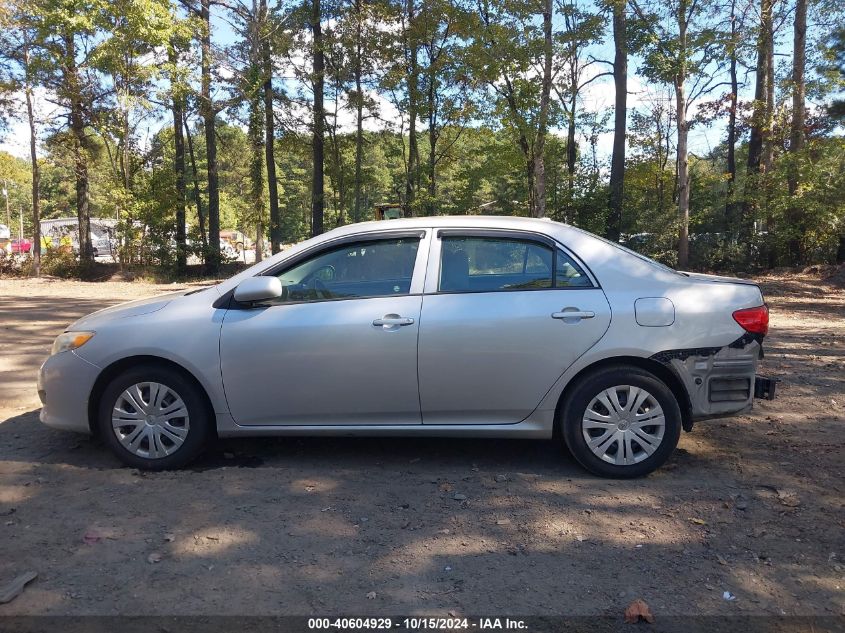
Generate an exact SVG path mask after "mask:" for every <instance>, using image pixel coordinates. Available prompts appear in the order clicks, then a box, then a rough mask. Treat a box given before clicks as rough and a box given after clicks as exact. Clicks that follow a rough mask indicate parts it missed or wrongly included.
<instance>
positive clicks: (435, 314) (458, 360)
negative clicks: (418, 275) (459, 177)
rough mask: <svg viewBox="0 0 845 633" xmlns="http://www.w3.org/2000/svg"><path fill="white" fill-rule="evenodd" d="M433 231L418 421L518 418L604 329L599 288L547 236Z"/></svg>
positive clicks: (604, 305)
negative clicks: (434, 235)
mask: <svg viewBox="0 0 845 633" xmlns="http://www.w3.org/2000/svg"><path fill="white" fill-rule="evenodd" d="M436 233H437V234H436V237H435V238H434V241H433V243H432V253H431V256H430V259H429V268H428V273H427V277H426V288H425V290H426V292H425V296H424V298H423V307H422V318H421V324H420V333H419V336H420V342H419V382H420V405H421V408H422V419H423V424H513V423H517V422H520V421H522V420H524V419H525V418H526V417H528V415H529V414H530V413H531V412H532V411H533V410H534V409H535V408H536V407H537V405H538V404H539V403H540V401H541V400H542V399H543V396H545V394H546V393H547V392H548V390H549V389H550V388H551V387H552V385H553V384H554V383H555V381H556V380H557V379H558V378H559V377H560V375H561V374H562V373H563V372H564V371H565V370H566V369H567V368H568V367H569V366H570V365H571V364H572V363H573V362H574V361H575V360H576V359H577V358H578V357H579V356H581V355H582V354H583V353H584V352H586V351H587V350H588V349H589V348H590V347H592V346H593V345H594V344H595V343H596V342H597V341H598V340H599V339H600V338H601V337H602V336H603V335H604V333H605V331H606V330H607V328H608V325H609V324H610V306H609V305H608V302H607V299H606V298H605V296H604V292H603V291H602V290H601V289H600V288H599V287H598V284H597V282H596V281H595V279H593V278H592V276H591V275H590V274H589V272H588V271H587V270H586V268H585V267H584V266H583V265H582V264H581V263H579V262H578V260H577V259H576V258H575V257H574V256H573V255H571V254H570V253H568V252H566V251H565V250H564V249H562V248H561V247H560V246H559V245H557V244H555V243H554V242H553V241H552V240H550V239H549V238H548V237H546V236H542V235H539V234H534V233H528V232H522V231H491V230H485V231H476V230H459V229H449V230H445V229H441V230H439V231H437V232H436Z"/></svg>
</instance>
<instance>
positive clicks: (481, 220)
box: [324, 215, 578, 237]
mask: <svg viewBox="0 0 845 633" xmlns="http://www.w3.org/2000/svg"><path fill="white" fill-rule="evenodd" d="M431 227H444V228H445V227H476V228H491V229H519V230H523V231H527V230H532V231H537V232H539V233H550V234H557V233H560V232H561V231H564V232H566V231H567V230H568V231H578V229H576V228H574V227H571V226H569V225H567V224H563V223H561V222H555V221H553V220H551V219H549V218H521V217H514V216H503V215H433V216H426V217H418V218H398V219H395V220H375V221H370V222H358V223H355V224H347V225H346V226H342V227H339V228H336V229H333V230H332V231H328V232H327V233H325V234H324V235H326V236H328V235H331V236H337V237H340V236H342V235H349V234H354V233H366V232H369V231H382V230H393V229H399V230H402V229H416V228H420V229H422V228H431Z"/></svg>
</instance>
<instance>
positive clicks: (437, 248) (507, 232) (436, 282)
mask: <svg viewBox="0 0 845 633" xmlns="http://www.w3.org/2000/svg"><path fill="white" fill-rule="evenodd" d="M434 233H435V235H436V236H437V239H436V240H435V239H432V240H431V254H430V255H429V259H428V267H427V276H426V287H425V294H481V293H488V292H537V291H540V290H600V289H601V284H599V282H598V279H597V278H596V276H595V275H594V274H593V271H591V270H590V269H589V267H588V266H587V265H586V264H584V262H583V261H582V260H581V259H580V258H578V257H576V256H575V254H574V253H573V252H572V251H570V250H569V249H568V248H566V246H564V245H563V244H561V243H560V242H558V241H557V240H555V239H553V238H551V237H550V236H548V235H544V234H543V233H534V232H533V231H520V230H514V229H484V228H481V229H475V228H466V229H461V228H448V229H437V230H436V231H434ZM444 237H490V238H497V239H508V238H510V239H514V240H519V241H521V242H534V243H538V244H541V245H543V246H546V247H548V248H551V249H552V279H553V283H552V287H551V288H513V289H499V290H468V291H454V290H440V266H441V263H442V257H443V255H442V253H443V249H442V247H443V239H442V238H444ZM558 251H562V252H563V254H564V255H566V256H567V257H568V258H569V259H571V260H572V261H573V262H575V263H576V264H577V265H578V266H579V267H580V268H581V270H583V271H584V273H585V274H586V275H587V278H588V279H589V280H590V284H591V285H590V286H557V285H556V283H557V252H558Z"/></svg>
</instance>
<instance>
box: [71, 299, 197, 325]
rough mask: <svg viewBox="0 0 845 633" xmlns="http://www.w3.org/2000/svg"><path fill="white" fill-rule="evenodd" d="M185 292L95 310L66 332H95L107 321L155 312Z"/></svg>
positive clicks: (75, 322)
mask: <svg viewBox="0 0 845 633" xmlns="http://www.w3.org/2000/svg"><path fill="white" fill-rule="evenodd" d="M186 292H187V291H185V290H183V291H180V292H170V293H167V294H164V295H159V296H157V297H150V298H148V299H138V300H136V301H128V302H126V303H120V304H118V305H116V306H111V307H110V308H103V309H102V310H97V311H96V312H92V313H91V314H89V315H87V316H84V317H82V318H81V319H79V320H78V321H74V322H73V323H71V324H70V325H69V326H68V327H67V330H96V329H97V326H99V325H102V324H103V323H105V322H107V321H113V320H114V319H125V318H127V317H136V316H141V315H143V314H150V313H151V312H157V311H159V310H161V309H162V308H163V307H164V306H166V305H167V304H168V303H170V302H171V301H173V300H175V299H179V298H181V297H182V296H184V295H185V293H186Z"/></svg>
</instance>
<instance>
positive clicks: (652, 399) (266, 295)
mask: <svg viewBox="0 0 845 633" xmlns="http://www.w3.org/2000/svg"><path fill="white" fill-rule="evenodd" d="M767 328H768V310H767V308H766V305H765V303H764V302H763V297H762V295H761V293H760V289H759V288H758V287H757V286H756V285H755V284H754V283H752V282H749V281H745V280H741V279H731V278H722V277H714V276H709V275H698V274H692V273H681V272H676V271H674V270H672V269H670V268H667V267H665V266H663V265H661V264H658V263H656V262H654V261H651V260H649V259H647V258H645V257H642V256H640V255H638V254H636V253H633V252H631V251H628V250H626V249H624V248H622V247H620V246H619V245H617V244H614V243H611V242H608V241H606V240H603V239H601V238H598V237H596V236H594V235H591V234H589V233H586V232H584V231H581V230H579V229H576V228H573V227H570V226H566V225H564V224H559V223H556V222H551V221H548V220H533V219H523V218H505V217H500V218H494V217H477V216H476V217H432V218H418V219H410V220H390V221H384V222H371V223H364V224H355V225H350V226H345V227H342V228H339V229H335V230H333V231H331V232H329V233H326V234H324V235H321V236H320V237H317V238H314V239H311V240H308V241H305V242H302V243H301V244H298V245H296V246H294V247H293V248H290V249H288V250H286V251H284V252H282V253H280V254H278V255H276V256H274V257H272V258H270V259H269V260H266V261H263V262H261V263H260V264H257V265H256V266H253V267H252V268H249V269H248V270H246V271H244V272H242V273H240V274H239V275H236V276H234V277H232V278H231V279H229V280H227V281H224V282H223V283H220V284H219V285H217V286H213V287H210V288H207V289H203V290H193V291H190V292H182V293H175V294H169V295H164V296H159V297H155V298H153V299H146V300H142V301H134V302H130V303H127V304H123V305H120V306H116V307H112V308H108V309H105V310H101V311H99V312H95V313H93V314H91V315H89V316H87V317H84V318H82V319H80V320H79V321H77V322H76V323H73V324H72V325H70V326H69V327H68V329H67V331H66V332H65V333H63V334H61V335H60V336H59V337H58V338H57V339H56V342H55V344H54V346H53V350H52V355H51V356H50V357H49V358H48V359H47V360H46V361H45V363H44V365H43V366H42V367H41V372H40V374H39V381H38V392H39V396H40V397H41V401H42V402H43V404H44V406H43V408H42V410H41V421H42V422H44V423H45V424H47V425H49V426H52V427H55V428H59V429H68V430H73V431H81V432H84V433H92V434H95V435H98V436H100V437H101V438H102V439H103V440H104V441H105V443H106V444H107V445H108V446H109V447H110V448H111V449H112V450H113V451H114V452H115V454H116V455H117V456H118V457H119V458H120V459H121V460H123V461H124V462H125V463H127V464H129V465H132V466H134V467H138V468H146V469H156V470H157V469H165V468H174V467H179V466H182V465H184V464H186V463H188V462H189V461H190V460H192V459H194V458H195V457H196V456H197V455H198V454H199V453H200V451H201V450H202V448H203V446H204V445H205V444H206V443H207V442H208V441H209V440H210V439H211V438H212V437H213V436H215V435H216V436H219V437H229V436H236V435H252V436H256V435H436V436H461V437H471V436H472V437H505V436H507V437H522V438H559V440H560V441H562V442H563V443H564V444H565V445H566V446H567V447H568V448H569V450H570V451H571V453H572V455H573V456H574V457H575V459H576V460H577V461H578V462H580V463H581V464H582V465H583V466H584V467H585V468H587V469H589V470H590V471H592V472H594V473H597V474H599V475H604V476H611V477H634V476H640V475H644V474H646V473H649V472H651V471H652V470H654V469H655V468H657V467H659V466H660V465H661V464H663V463H664V462H665V461H666V459H667V458H668V457H669V456H670V455H671V453H672V451H673V450H674V448H675V446H676V444H677V443H678V438H679V436H680V432H681V429H686V430H691V429H692V425H693V421H694V420H697V419H702V418H707V417H713V416H720V415H725V414H731V413H736V412H740V411H744V410H746V409H748V408H749V407H751V405H752V402H753V399H754V397H755V396H756V397H772V396H773V390H774V384H773V382H772V381H771V380H768V379H764V378H761V377H758V376H756V368H757V359H758V356H762V341H763V337H764V336H765V334H766V331H767Z"/></svg>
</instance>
